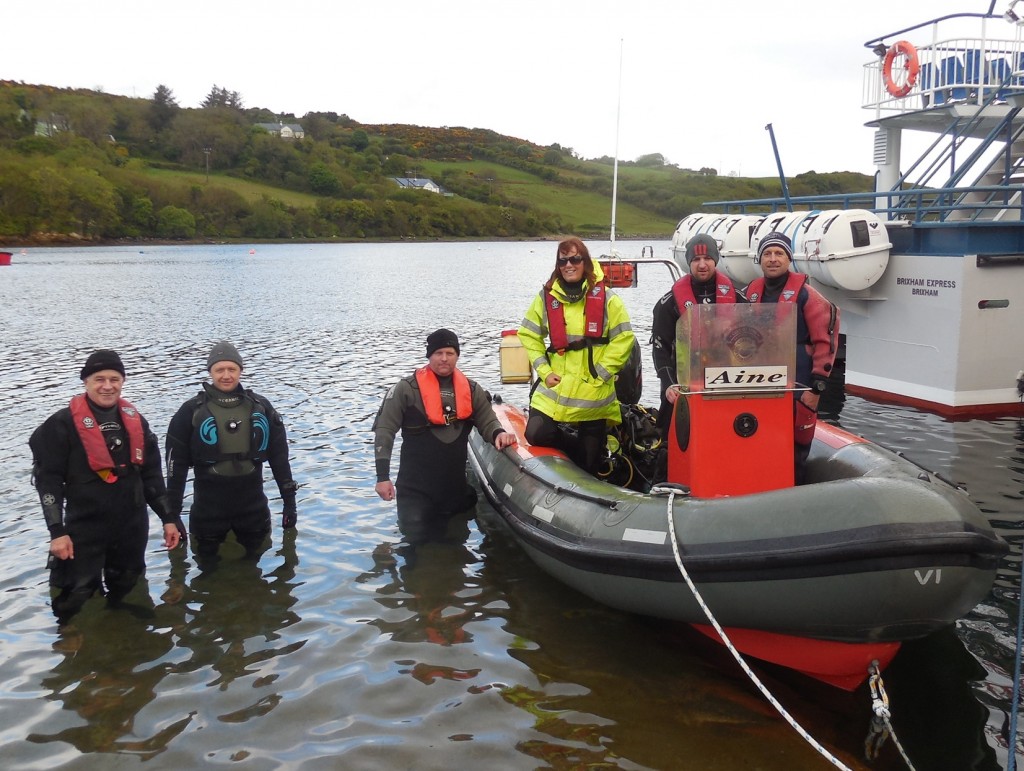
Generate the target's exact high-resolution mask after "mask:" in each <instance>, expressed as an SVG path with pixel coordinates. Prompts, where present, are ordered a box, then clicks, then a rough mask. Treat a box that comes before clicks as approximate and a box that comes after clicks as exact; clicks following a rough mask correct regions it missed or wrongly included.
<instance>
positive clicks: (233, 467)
mask: <svg viewBox="0 0 1024 771" xmlns="http://www.w3.org/2000/svg"><path fill="white" fill-rule="evenodd" d="M206 368H207V371H208V372H209V373H210V380H211V382H209V383H203V390H202V391H200V392H199V395H198V396H194V397H192V398H191V399H189V400H188V401H187V402H185V403H184V404H183V405H181V408H180V409H179V410H178V412H177V413H176V414H175V415H174V417H173V418H172V419H171V424H170V426H169V427H168V429H167V492H168V495H169V497H170V500H171V505H172V507H173V508H174V510H175V511H176V512H177V513H179V514H180V512H181V509H182V501H183V499H184V496H185V481H186V478H187V477H188V470H189V467H192V468H194V469H195V479H194V480H193V483H192V492H193V496H192V507H191V508H190V509H189V534H190V535H191V536H192V549H193V551H194V553H195V555H196V561H197V562H198V563H199V567H200V569H202V570H207V569H210V568H212V567H214V566H215V565H216V564H217V560H218V554H217V553H218V551H219V550H220V545H221V544H222V543H223V542H224V539H225V538H227V535H228V533H229V532H234V534H235V538H236V539H237V541H238V543H239V544H240V545H241V546H242V547H244V548H245V551H246V556H247V557H249V558H254V559H258V558H259V556H260V555H261V554H262V553H263V552H264V551H266V550H267V547H268V546H269V539H268V536H269V535H270V505H269V503H268V501H267V496H266V494H265V493H264V492H263V463H264V462H267V463H269V464H270V470H271V472H272V473H273V475H274V481H276V482H277V488H278V490H279V491H280V493H281V502H282V512H281V524H282V526H283V527H284V528H285V529H286V530H288V529H291V528H294V527H295V523H296V520H297V519H298V513H297V509H296V504H295V493H296V490H297V489H298V486H297V485H296V484H295V482H294V481H293V480H292V471H291V466H290V465H289V463H288V438H287V436H286V433H285V427H284V420H282V418H281V416H280V415H279V414H278V413H277V411H276V410H275V409H274V407H273V405H271V403H270V402H269V401H268V400H267V399H266V397H263V396H261V395H260V394H258V393H255V392H253V391H250V390H248V389H245V388H243V387H242V384H241V382H240V381H241V377H242V357H241V356H240V355H239V353H238V349H236V348H235V346H234V345H232V344H231V343H229V342H224V341H221V342H219V343H217V344H216V345H214V346H213V349H212V350H211V351H210V355H209V357H208V358H207V360H206Z"/></svg>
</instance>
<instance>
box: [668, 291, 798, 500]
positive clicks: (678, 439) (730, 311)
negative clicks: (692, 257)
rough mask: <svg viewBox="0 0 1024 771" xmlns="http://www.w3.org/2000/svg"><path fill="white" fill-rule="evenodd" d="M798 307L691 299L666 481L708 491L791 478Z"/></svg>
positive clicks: (682, 322) (681, 328) (783, 483)
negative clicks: (698, 302)
mask: <svg viewBox="0 0 1024 771" xmlns="http://www.w3.org/2000/svg"><path fill="white" fill-rule="evenodd" d="M795 309H796V306H795V305H794V304H792V303H778V304H765V305H762V304H756V305H748V304H735V305H732V304H730V305H725V304H723V305H718V304H716V305H694V306H692V307H691V308H689V310H688V311H687V312H686V313H684V314H683V315H682V316H681V317H680V319H679V322H678V324H677V326H676V364H677V372H676V378H677V382H678V383H679V384H680V385H679V388H680V393H679V398H678V399H677V400H676V403H675V408H674V411H673V413H672V424H671V427H670V429H669V435H668V481H669V482H674V483H678V484H684V485H686V486H688V487H689V488H690V490H691V491H692V494H693V495H695V496H699V497H707V498H713V497H719V496H724V495H745V494H748V493H758V492H764V491H765V490H774V489H778V488H781V487H791V486H792V485H793V393H794V390H793V389H794V387H795V385H796V384H795V373H796V313H795Z"/></svg>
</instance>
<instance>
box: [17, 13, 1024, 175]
mask: <svg viewBox="0 0 1024 771" xmlns="http://www.w3.org/2000/svg"><path fill="white" fill-rule="evenodd" d="M1008 5H1009V0H1005V1H1004V0H1000V1H999V2H997V4H996V11H997V12H999V13H1002V11H1003V10H1005V7H1006V6H1008ZM988 6H989V2H987V0H973V2H968V0H959V1H955V0H845V1H843V0H816V1H813V2H812V1H810V0H805V2H795V0H774V2H764V1H763V0H761V1H755V0H732V2H730V1H729V0H702V1H701V2H694V1H693V0H622V1H618V2H611V1H608V0H512V1H510V2H502V3H497V2H486V0H476V1H475V2H469V0H447V2H436V1H435V0H376V2H371V1H370V0H362V1H361V2H353V0H279V2H266V0H245V1H244V2H240V1H238V0H203V1H202V2H199V1H198V0H176V1H175V2H169V3H155V2H150V1H149V0H93V2H83V0H75V2H71V1H70V0H43V1H41V2H31V3H29V2H18V3H11V4H9V6H8V7H5V14H4V17H5V23H4V29H5V34H4V43H3V48H2V49H0V62H2V65H0V79H6V80H15V81H24V82H26V83H37V84H48V85H53V86H61V87H69V86H70V87H81V88H97V89H100V90H103V91H106V92H108V93H114V94H125V95H128V96H137V97H150V96H152V94H153V91H154V90H155V89H156V87H157V85H159V84H164V85H166V86H168V87H170V88H171V90H172V91H173V92H174V95H175V97H176V98H177V100H178V103H179V104H181V105H182V106H183V107H196V106H198V105H199V103H200V102H201V101H202V99H203V98H204V97H205V96H206V94H207V93H209V91H210V89H211V87H212V86H213V85H215V84H216V85H217V86H221V87H224V88H227V89H228V90H230V91H237V92H238V93H239V94H241V96H242V100H243V103H244V104H245V106H246V107H265V108H267V109H270V110H272V111H275V112H279V113H293V114H295V115H297V116H299V117H301V116H302V115H303V114H305V113H306V112H310V111H325V112H326V111H333V112H337V113H344V114H346V115H348V116H349V117H351V118H353V119H354V120H357V121H359V122H362V123H411V124H417V125H422V126H467V127H471V128H487V129H493V130H494V131H497V132H499V133H501V134H508V135H511V136H514V137H518V138H521V139H525V140H529V141H531V142H535V143H537V144H540V145H548V144H551V143H555V142H557V143H558V144H560V145H562V146H563V147H571V148H573V149H574V150H576V152H577V153H579V154H580V155H582V156H583V157H586V158H593V157H597V156H602V155H609V156H611V155H614V153H615V150H616V103H617V91H618V82H619V62H620V59H619V50H620V42H619V41H620V40H622V41H623V43H622V49H623V52H624V53H623V57H622V98H621V113H620V114H621V125H620V129H619V133H618V136H619V139H618V151H619V157H620V158H623V159H625V160H632V159H635V158H637V157H638V156H640V155H644V154H647V153H662V154H663V155H664V156H665V157H666V159H667V160H668V161H669V162H671V163H676V164H678V165H680V166H683V167H689V168H700V167H702V166H711V167H714V168H716V169H718V170H719V172H720V173H722V174H729V173H738V174H741V175H743V176H768V175H774V174H775V173H776V167H775V160H774V156H773V154H772V148H771V141H770V138H769V135H768V132H767V131H765V128H764V127H765V124H767V123H772V124H773V126H774V130H775V134H776V138H777V141H778V145H779V151H780V154H781V157H782V163H783V167H784V169H785V171H786V174H787V175H788V176H794V175H796V174H799V173H801V172H804V171H809V170H812V169H813V170H815V171H819V172H825V171H845V170H850V171H861V172H865V173H873V171H874V168H873V166H872V164H871V150H872V131H871V129H868V128H865V127H864V123H865V122H866V121H867V120H869V119H870V118H871V114H870V113H869V112H867V111H865V110H862V109H861V88H862V83H861V79H862V67H863V65H864V64H865V63H866V62H868V61H869V60H870V59H871V58H872V55H871V53H870V52H869V51H868V50H867V49H865V48H864V46H863V43H864V42H865V41H867V40H869V39H873V38H876V37H880V36H882V35H884V34H886V33H890V32H895V31H898V30H901V29H904V28H905V27H909V26H911V25H913V24H916V23H917V22H920V21H926V20H928V19H930V18H934V17H937V16H940V15H945V14H947V13H954V12H960V11H968V12H978V13H981V12H984V11H986V10H987V9H988ZM990 24H991V25H992V27H991V29H992V30H993V31H992V32H990V33H989V34H990V36H994V37H1011V36H1012V28H1011V27H1009V25H1007V24H1006V23H1005V22H1002V21H1001V20H996V21H993V22H990ZM1002 27H1005V29H1002Z"/></svg>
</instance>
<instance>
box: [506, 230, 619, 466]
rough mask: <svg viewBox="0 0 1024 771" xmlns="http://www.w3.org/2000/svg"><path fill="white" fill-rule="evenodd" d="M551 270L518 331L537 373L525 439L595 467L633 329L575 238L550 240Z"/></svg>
mask: <svg viewBox="0 0 1024 771" xmlns="http://www.w3.org/2000/svg"><path fill="white" fill-rule="evenodd" d="M555 259H556V263H555V269H554V271H552V273H551V278H549V279H548V281H547V283H545V284H544V288H543V289H541V291H540V293H538V295H537V296H536V297H535V298H534V300H533V302H532V303H531V304H530V307H529V309H528V310H527V311H526V316H524V317H523V321H522V324H521V325H520V327H519V331H518V333H517V334H518V336H519V339H520V340H521V341H522V343H523V347H524V348H525V349H526V351H527V353H528V354H529V357H530V363H531V364H532V366H533V369H534V371H535V372H536V373H537V381H538V382H537V384H536V386H535V389H534V391H533V395H532V397H531V398H530V419H529V421H528V422H527V424H526V441H528V442H529V443H530V444H535V445H540V446H544V447H556V448H558V449H560V450H563V451H564V452H565V453H566V454H567V455H568V456H569V457H570V458H571V459H572V460H573V462H575V463H576V465H578V466H580V467H581V468H583V469H585V470H586V471H589V472H590V473H595V472H596V471H597V470H598V469H599V467H600V465H601V461H602V460H603V455H604V448H605V441H606V440H605V434H606V432H607V428H608V426H609V425H615V424H617V423H620V422H621V421H622V415H621V412H620V408H619V402H618V400H617V399H616V398H615V375H616V373H618V372H619V370H621V369H622V367H623V366H624V365H625V364H626V361H627V360H628V359H629V353H630V351H631V350H632V348H633V342H634V335H633V328H632V326H631V325H630V323H629V315H628V314H627V313H626V306H625V305H624V304H623V302H622V299H621V298H620V297H618V296H617V295H616V294H614V293H613V292H611V291H609V290H608V289H606V288H605V287H604V286H603V285H602V284H601V280H602V278H603V277H604V273H603V271H602V270H601V266H600V265H599V264H598V263H596V262H595V261H594V260H592V259H591V257H590V252H589V251H588V250H587V247H586V246H585V245H584V243H583V242H582V241H580V239H578V238H569V239H566V240H565V241H562V242H561V243H560V244H559V245H558V251H557V253H556V258H555Z"/></svg>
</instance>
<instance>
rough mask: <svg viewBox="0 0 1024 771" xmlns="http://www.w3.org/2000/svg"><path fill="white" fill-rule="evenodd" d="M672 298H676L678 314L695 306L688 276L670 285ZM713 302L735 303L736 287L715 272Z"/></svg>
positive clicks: (695, 297)
mask: <svg viewBox="0 0 1024 771" xmlns="http://www.w3.org/2000/svg"><path fill="white" fill-rule="evenodd" d="M672 296H673V297H675V298H676V307H677V308H679V312H680V313H682V312H683V311H684V310H686V309H687V308H689V307H690V306H691V305H696V304H697V296H696V295H695V294H694V293H693V282H692V281H691V279H690V277H689V276H683V277H682V278H681V279H679V280H678V281H677V282H676V283H674V284H673V285H672ZM715 302H716V303H717V302H723V303H734V302H736V287H734V286H733V284H732V281H730V280H729V279H728V278H726V277H725V276H723V275H721V274H720V273H718V272H717V271H716V273H715Z"/></svg>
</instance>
